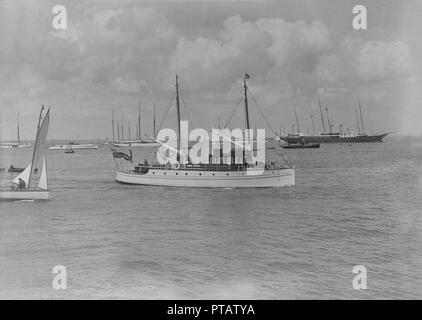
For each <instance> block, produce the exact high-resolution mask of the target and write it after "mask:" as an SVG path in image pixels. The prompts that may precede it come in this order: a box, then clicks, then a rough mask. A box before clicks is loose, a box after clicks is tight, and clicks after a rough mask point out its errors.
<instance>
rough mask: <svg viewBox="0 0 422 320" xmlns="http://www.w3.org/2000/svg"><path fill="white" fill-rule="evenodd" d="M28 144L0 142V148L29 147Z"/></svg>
mask: <svg viewBox="0 0 422 320" xmlns="http://www.w3.org/2000/svg"><path fill="white" fill-rule="evenodd" d="M30 146H31V144H30V143H3V144H0V149H14V148H29V147H30Z"/></svg>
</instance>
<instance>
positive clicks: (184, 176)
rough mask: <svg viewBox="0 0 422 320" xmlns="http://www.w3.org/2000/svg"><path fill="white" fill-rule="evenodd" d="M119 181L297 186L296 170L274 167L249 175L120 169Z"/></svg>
mask: <svg viewBox="0 0 422 320" xmlns="http://www.w3.org/2000/svg"><path fill="white" fill-rule="evenodd" d="M116 181H118V182H121V183H127V184H141V185H152V186H169V187H197V188H259V187H286V186H294V185H295V169H292V168H289V169H271V170H265V171H264V172H263V173H262V174H257V175H247V174H246V173H245V172H242V171H241V172H237V171H230V172H228V171H192V170H183V169H180V170H152V169H151V170H149V172H148V173H147V174H138V173H127V172H121V171H117V174H116Z"/></svg>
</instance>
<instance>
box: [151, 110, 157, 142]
mask: <svg viewBox="0 0 422 320" xmlns="http://www.w3.org/2000/svg"><path fill="white" fill-rule="evenodd" d="M152 129H153V130H154V132H153V133H154V139H155V138H156V136H157V135H156V133H155V103H154V118H153V120H152Z"/></svg>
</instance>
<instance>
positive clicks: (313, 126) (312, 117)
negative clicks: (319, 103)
mask: <svg viewBox="0 0 422 320" xmlns="http://www.w3.org/2000/svg"><path fill="white" fill-rule="evenodd" d="M311 122H312V128H313V129H314V134H316V131H315V125H314V115H313V114H311Z"/></svg>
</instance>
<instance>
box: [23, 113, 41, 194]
mask: <svg viewBox="0 0 422 320" xmlns="http://www.w3.org/2000/svg"><path fill="white" fill-rule="evenodd" d="M43 110H44V105H42V107H41V111H40V116H39V117H38V124H37V133H36V134H35V143H34V150H33V152H32V160H31V172H30V174H29V178H28V185H27V186H26V187H27V188H29V183H30V182H31V178H32V175H33V173H34V170H35V168H34V161H35V152H36V151H37V150H36V149H37V141H38V131H39V130H40V124H41V117H42V112H43Z"/></svg>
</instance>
